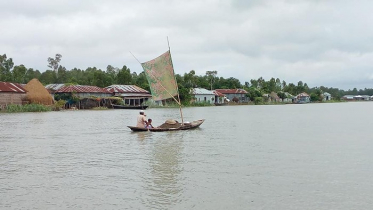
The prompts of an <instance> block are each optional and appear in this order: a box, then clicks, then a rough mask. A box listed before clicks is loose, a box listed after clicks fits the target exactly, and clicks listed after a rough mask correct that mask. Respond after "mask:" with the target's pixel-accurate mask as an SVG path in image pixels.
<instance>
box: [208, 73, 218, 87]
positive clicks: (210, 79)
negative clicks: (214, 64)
mask: <svg viewBox="0 0 373 210" xmlns="http://www.w3.org/2000/svg"><path fill="white" fill-rule="evenodd" d="M217 74H218V71H206V76H207V79H208V80H209V82H210V90H212V83H213V82H214V80H215V77H216V75H217Z"/></svg>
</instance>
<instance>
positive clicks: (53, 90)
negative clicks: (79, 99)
mask: <svg viewBox="0 0 373 210" xmlns="http://www.w3.org/2000/svg"><path fill="white" fill-rule="evenodd" d="M62 87H65V84H48V85H46V86H45V88H46V89H47V90H48V92H49V94H51V96H52V98H53V99H54V94H55V93H56V91H57V90H59V89H60V88H62Z"/></svg>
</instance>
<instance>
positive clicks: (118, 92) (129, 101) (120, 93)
mask: <svg viewBox="0 0 373 210" xmlns="http://www.w3.org/2000/svg"><path fill="white" fill-rule="evenodd" d="M105 89H106V90H107V91H109V92H110V93H112V95H113V96H116V97H120V98H122V99H123V103H124V104H125V105H129V106H139V105H141V104H143V103H144V102H146V101H148V100H149V99H151V97H152V95H151V94H150V93H149V91H147V90H144V89H142V88H140V87H138V86H136V85H110V86H108V87H106V88H105Z"/></svg>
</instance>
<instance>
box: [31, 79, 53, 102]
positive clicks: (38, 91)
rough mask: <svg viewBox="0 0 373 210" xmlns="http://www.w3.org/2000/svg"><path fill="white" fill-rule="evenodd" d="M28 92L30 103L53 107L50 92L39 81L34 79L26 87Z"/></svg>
mask: <svg viewBox="0 0 373 210" xmlns="http://www.w3.org/2000/svg"><path fill="white" fill-rule="evenodd" d="M24 88H25V89H26V90H27V95H26V97H27V99H28V100H29V101H30V103H35V104H43V105H52V104H53V103H54V101H53V98H52V96H51V95H50V94H49V92H48V90H47V89H46V88H45V87H44V86H43V85H42V84H41V83H40V82H39V80H38V79H32V80H30V82H28V83H27V84H26V85H25V87H24Z"/></svg>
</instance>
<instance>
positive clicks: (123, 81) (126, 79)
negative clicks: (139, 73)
mask: <svg viewBox="0 0 373 210" xmlns="http://www.w3.org/2000/svg"><path fill="white" fill-rule="evenodd" d="M117 82H118V84H120V85H131V83H132V74H131V70H130V69H129V68H127V66H123V68H122V69H120V70H119V72H118V74H117Z"/></svg>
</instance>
